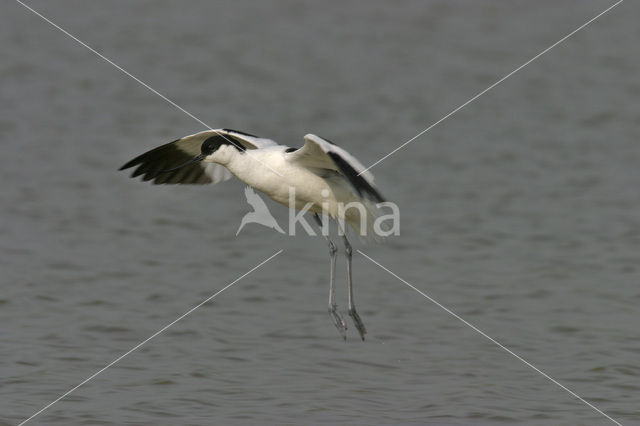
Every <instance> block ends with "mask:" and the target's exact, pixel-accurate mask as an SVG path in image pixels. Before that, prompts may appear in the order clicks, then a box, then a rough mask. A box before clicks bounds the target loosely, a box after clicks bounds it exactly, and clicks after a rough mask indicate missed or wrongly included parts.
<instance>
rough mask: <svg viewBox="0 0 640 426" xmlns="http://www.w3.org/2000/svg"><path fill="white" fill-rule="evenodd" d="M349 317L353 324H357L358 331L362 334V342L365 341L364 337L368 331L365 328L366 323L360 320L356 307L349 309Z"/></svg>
mask: <svg viewBox="0 0 640 426" xmlns="http://www.w3.org/2000/svg"><path fill="white" fill-rule="evenodd" d="M349 316H350V317H351V319H352V320H353V323H354V324H355V326H356V329H357V330H358V333H360V337H361V338H362V340H364V335H365V334H366V333H367V329H366V328H364V323H363V322H362V320H361V319H360V315H358V313H357V312H356V308H355V307H352V308H351V309H349Z"/></svg>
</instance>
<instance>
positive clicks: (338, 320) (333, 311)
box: [329, 303, 347, 340]
mask: <svg viewBox="0 0 640 426" xmlns="http://www.w3.org/2000/svg"><path fill="white" fill-rule="evenodd" d="M329 315H331V319H332V320H333V324H335V326H336V328H337V329H338V332H339V333H340V335H341V336H342V338H343V339H344V340H347V324H346V323H345V322H344V320H343V319H342V316H341V315H340V314H339V313H338V305H336V304H335V303H334V304H332V305H330V306H329Z"/></svg>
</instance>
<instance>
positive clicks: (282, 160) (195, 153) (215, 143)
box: [120, 129, 384, 340]
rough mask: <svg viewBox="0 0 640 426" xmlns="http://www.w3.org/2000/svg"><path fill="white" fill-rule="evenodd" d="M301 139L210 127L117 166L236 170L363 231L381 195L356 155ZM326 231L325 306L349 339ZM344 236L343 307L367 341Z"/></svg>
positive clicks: (206, 176)
mask: <svg viewBox="0 0 640 426" xmlns="http://www.w3.org/2000/svg"><path fill="white" fill-rule="evenodd" d="M304 140H305V144H304V145H303V146H302V147H301V148H292V147H288V146H285V145H279V144H277V143H276V142H274V141H272V140H271V139H265V138H260V137H258V136H254V135H251V134H248V133H244V132H240V131H237V130H230V129H218V130H207V131H203V132H199V133H196V134H193V135H190V136H185V137H183V138H180V139H177V140H175V141H173V142H169V143H167V144H165V145H161V146H159V147H157V148H154V149H152V150H150V151H148V152H145V153H144V154H141V155H139V156H137V157H136V158H134V159H132V160H131V161H129V162H127V163H126V164H125V165H123V166H122V167H121V168H120V170H123V169H128V168H134V171H133V173H132V175H131V177H137V176H141V177H142V180H144V181H151V182H152V183H154V184H208V183H213V184H215V183H218V182H222V181H224V180H227V179H229V178H231V176H232V175H235V176H236V177H237V178H238V179H240V180H241V181H243V182H244V183H246V184H247V185H249V186H250V187H252V188H255V189H257V190H259V191H261V192H263V193H264V194H266V195H268V196H269V197H271V198H272V199H273V200H275V201H277V202H279V203H282V204H284V205H286V206H288V207H290V208H293V209H302V208H304V207H305V206H308V205H309V204H311V207H310V208H309V209H308V211H309V212H311V213H312V214H313V215H314V218H315V219H316V221H317V222H318V223H319V224H321V221H320V217H319V214H322V213H326V214H327V215H328V216H329V217H331V218H333V219H336V220H344V221H345V222H346V223H348V224H349V225H350V226H351V227H352V228H354V230H355V231H356V232H357V233H359V234H360V235H367V234H368V233H369V232H371V231H372V225H373V220H374V219H375V216H376V208H375V203H380V202H383V201H384V198H383V197H382V195H380V192H379V191H378V190H377V189H376V187H375V185H374V181H373V176H372V175H371V173H370V172H368V171H366V170H365V168H364V166H363V165H362V164H361V163H360V162H359V161H358V160H357V159H356V158H355V157H353V156H352V155H351V154H349V153H348V152H347V151H346V150H344V149H342V148H340V147H339V146H337V145H336V144H334V143H332V142H330V141H329V140H327V139H323V138H321V137H319V136H316V135H313V134H308V135H306V136H305V137H304ZM292 190H293V191H295V192H294V194H295V196H294V197H292V196H291V192H292ZM349 203H360V204H362V205H363V206H364V207H365V208H364V209H347V210H346V211H345V210H344V209H343V207H344V206H345V205H348V204H349ZM341 206H342V207H341ZM361 224H364V225H363V226H361ZM325 238H326V239H327V241H328V243H329V248H330V255H331V278H330V289H329V312H330V314H331V317H332V318H333V320H334V323H335V325H336V327H337V328H338V330H339V331H340V333H341V335H342V336H343V337H345V338H346V334H345V332H346V324H345V322H344V320H343V319H342V317H341V316H340V314H339V313H338V312H337V310H336V304H335V301H334V275H335V274H334V271H335V260H336V251H337V250H336V247H335V244H334V243H333V242H332V241H331V240H330V239H329V237H328V236H325ZM343 240H344V243H345V249H346V255H347V261H348V262H347V286H348V290H349V296H348V303H349V311H348V312H349V315H350V316H351V317H352V318H353V320H354V323H355V325H356V328H357V329H358V331H359V333H360V336H361V337H362V339H363V340H364V334H365V333H366V330H365V328H364V324H363V323H362V321H361V320H360V317H359V316H358V314H357V312H356V310H355V305H354V303H353V289H352V283H351V245H350V244H349V241H348V240H347V238H346V236H343Z"/></svg>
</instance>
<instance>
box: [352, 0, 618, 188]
mask: <svg viewBox="0 0 640 426" xmlns="http://www.w3.org/2000/svg"><path fill="white" fill-rule="evenodd" d="M623 1H624V0H619V1H618V2H616V3H614V4H612V5H611V6H609V7H608V8H607V9H605V10H604V11H603V12H601V13H599V14H598V15H596V16H595V17H593V18H591V19H590V20H588V21H587V22H585V23H584V24H582V25H580V26H579V27H578V28H576V29H575V30H573V31H571V32H570V33H569V34H567V35H566V36H564V37H562V38H561V39H560V40H558V41H556V42H555V43H553V44H552V45H551V46H549V47H547V48H546V49H544V50H543V51H542V52H540V53H538V54H537V55H536V56H534V57H533V58H531V59H529V60H528V61H527V62H525V63H524V64H522V65H520V66H519V67H518V68H516V69H515V70H513V71H511V72H510V73H509V74H507V75H505V76H504V77H502V78H501V79H500V80H498V81H496V82H495V83H493V84H492V85H491V86H489V87H487V88H486V89H484V90H483V91H481V92H479V93H478V94H477V95H475V96H474V97H472V98H471V99H469V100H468V101H467V102H465V103H463V104H462V105H460V106H459V107H457V108H456V109H454V110H453V111H451V112H449V113H448V114H447V115H445V116H444V117H442V118H441V119H440V120H438V121H436V122H435V123H433V124H432V125H431V126H429V127H427V128H426V129H424V130H423V131H421V132H420V133H418V134H417V135H415V136H414V137H412V138H411V139H409V140H408V141H406V142H405V143H403V144H402V145H400V146H399V147H397V148H396V149H394V150H393V151H391V152H390V153H388V154H387V155H385V156H384V157H382V158H381V159H379V160H378V161H376V162H375V163H373V164H372V165H370V166H369V167H367V168H366V169H364V170H363V171H361V172H360V173H358V176H360V175H361V174H363V173H364V172H366V171H367V170H369V169H370V168H372V167H374V166H376V165H377V164H378V163H380V162H382V161H384V160H385V159H386V158H387V157H389V156H391V155H393V154H395V153H396V152H398V151H399V150H401V149H402V148H404V147H405V146H407V145H408V144H410V143H411V142H413V141H414V140H416V139H417V138H419V137H420V136H422V135H424V134H425V133H427V132H428V131H429V130H431V129H433V128H434V127H436V126H437V125H438V124H440V123H442V122H443V121H444V120H446V119H447V118H449V117H451V116H452V115H453V114H455V113H456V112H458V111H460V110H461V109H462V108H464V107H466V106H467V105H469V104H470V103H471V102H473V101H475V100H476V99H478V98H479V97H480V96H482V95H484V94H485V93H487V92H488V91H489V90H491V89H493V88H494V87H496V86H497V85H498V84H500V83H502V82H503V81H505V80H506V79H508V78H509V77H511V76H512V75H514V74H515V73H517V72H518V71H520V70H521V69H522V68H524V67H526V66H527V65H529V64H530V63H531V62H533V61H535V60H536V59H538V58H539V57H540V56H542V55H544V54H545V53H547V52H548V51H550V50H551V49H553V48H554V47H556V46H557V45H559V44H560V43H562V42H563V41H565V40H566V39H568V38H569V37H571V36H572V35H574V34H575V33H577V32H578V31H580V30H582V29H583V28H584V27H586V26H587V25H589V24H590V23H592V22H593V21H595V20H596V19H598V18H600V17H601V16H602V15H604V14H605V13H607V12H609V11H610V10H611V9H613V8H614V7H616V6H617V5H619V4H620V3H622V2H623Z"/></svg>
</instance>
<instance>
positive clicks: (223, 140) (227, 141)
mask: <svg viewBox="0 0 640 426" xmlns="http://www.w3.org/2000/svg"><path fill="white" fill-rule="evenodd" d="M222 145H231V146H233V147H235V148H236V149H237V150H238V151H244V150H245V147H244V146H242V145H240V143H238V142H236V141H235V140H234V139H233V137H231V136H223V135H215V136H211V137H210V138H208V139H207V140H205V141H204V142H202V146H201V147H200V152H201V153H202V155H204V156H205V157H206V156H208V155H211V154H213V153H214V152H216V151H217V150H218V149H219V148H220V147H221V146H222Z"/></svg>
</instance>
